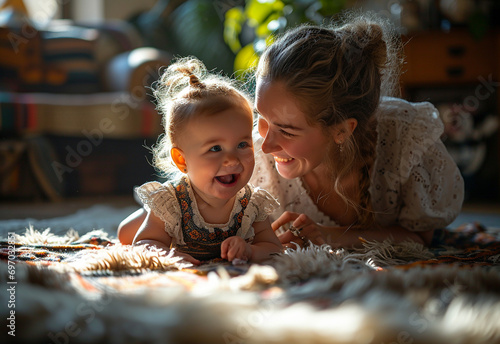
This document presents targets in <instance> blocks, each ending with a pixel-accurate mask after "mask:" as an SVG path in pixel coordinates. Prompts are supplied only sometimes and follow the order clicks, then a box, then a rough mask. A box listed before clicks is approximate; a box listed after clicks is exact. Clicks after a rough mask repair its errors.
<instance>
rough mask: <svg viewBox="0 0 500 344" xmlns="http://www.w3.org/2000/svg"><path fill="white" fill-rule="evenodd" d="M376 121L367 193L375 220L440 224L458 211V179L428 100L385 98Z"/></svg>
mask: <svg viewBox="0 0 500 344" xmlns="http://www.w3.org/2000/svg"><path fill="white" fill-rule="evenodd" d="M377 116H378V117H377V120H378V127H377V131H378V142H377V149H376V152H377V155H376V160H375V164H374V169H373V173H372V176H371V179H372V180H371V185H370V193H371V196H372V205H373V209H374V210H375V214H376V215H375V216H376V219H377V222H379V223H380V224H382V225H392V224H400V225H401V226H403V227H405V228H408V229H409V230H412V231H425V230H430V229H435V228H440V227H444V226H446V225H448V224H449V223H451V222H452V221H453V220H454V219H455V218H456V216H457V215H458V212H459V211H460V209H461V206H462V201H463V188H464V185H463V179H462V177H461V175H460V172H459V170H458V168H457V166H456V164H455V162H454V161H453V160H452V158H451V157H450V155H449V154H448V152H447V151H446V148H445V146H444V144H443V143H442V141H441V138H440V136H441V134H442V132H443V123H442V122H441V120H440V118H439V115H438V112H437V110H436V108H435V107H434V106H433V105H432V104H430V103H409V102H406V101H403V100H400V99H389V100H388V99H386V100H385V101H384V102H383V103H381V107H380V112H379V113H378V115H377Z"/></svg>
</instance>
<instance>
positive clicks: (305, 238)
mask: <svg viewBox="0 0 500 344" xmlns="http://www.w3.org/2000/svg"><path fill="white" fill-rule="evenodd" d="M290 222H291V223H292V224H291V225H292V226H293V227H295V229H296V230H297V231H298V233H297V234H298V236H296V235H294V234H293V233H292V232H291V231H290V230H287V231H286V232H285V233H282V234H280V235H278V238H279V240H280V242H281V243H282V244H283V246H285V247H289V248H296V245H295V244H293V243H296V244H298V245H299V246H300V247H304V246H307V244H308V243H309V242H312V243H313V244H316V245H323V244H326V241H325V238H324V237H323V233H322V231H321V226H320V225H318V224H317V223H316V222H314V221H313V220H311V219H310V218H309V216H307V215H306V214H299V213H294V212H291V211H285V212H284V213H283V214H282V215H281V216H280V217H279V218H278V219H277V220H276V221H274V222H273V223H272V228H273V230H274V231H276V230H278V229H279V228H280V227H282V226H283V225H285V224H287V223H290Z"/></svg>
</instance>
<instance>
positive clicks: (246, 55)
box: [234, 43, 259, 79]
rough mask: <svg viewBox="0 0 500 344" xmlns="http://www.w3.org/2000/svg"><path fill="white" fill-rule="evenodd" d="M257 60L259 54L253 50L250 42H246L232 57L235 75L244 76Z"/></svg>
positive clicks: (254, 65) (255, 65) (255, 64)
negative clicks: (234, 56)
mask: <svg viewBox="0 0 500 344" xmlns="http://www.w3.org/2000/svg"><path fill="white" fill-rule="evenodd" d="M258 62H259V56H258V55H257V53H256V52H255V50H254V48H253V43H252V44H247V45H246V46H244V47H243V48H242V49H241V50H240V51H239V52H238V54H236V58H235V59H234V70H235V75H236V77H238V78H240V79H241V78H242V77H244V75H245V74H246V73H248V71H249V70H250V69H252V68H255V67H257V63H258Z"/></svg>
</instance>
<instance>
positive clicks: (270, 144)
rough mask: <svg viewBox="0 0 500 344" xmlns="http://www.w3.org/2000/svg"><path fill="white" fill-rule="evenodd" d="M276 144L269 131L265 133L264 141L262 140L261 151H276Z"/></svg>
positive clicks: (266, 152)
mask: <svg viewBox="0 0 500 344" xmlns="http://www.w3.org/2000/svg"><path fill="white" fill-rule="evenodd" d="M278 150H279V148H278V145H277V144H276V140H275V138H274V136H273V135H272V134H271V132H270V131H268V132H267V133H266V136H265V137H264V141H262V151H263V152H264V153H265V154H269V153H273V152H276V151H278Z"/></svg>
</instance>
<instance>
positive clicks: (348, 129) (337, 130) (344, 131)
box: [333, 118, 358, 145]
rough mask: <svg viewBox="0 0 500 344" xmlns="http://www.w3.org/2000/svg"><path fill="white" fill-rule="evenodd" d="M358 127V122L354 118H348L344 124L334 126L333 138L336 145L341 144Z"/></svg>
mask: <svg viewBox="0 0 500 344" xmlns="http://www.w3.org/2000/svg"><path fill="white" fill-rule="evenodd" d="M357 126H358V120H357V119H355V118H348V119H346V120H345V121H344V122H342V123H340V124H339V125H336V126H335V127H334V131H333V138H334V140H335V143H336V144H338V145H341V144H343V143H344V142H345V141H346V140H347V139H348V138H349V137H350V136H351V135H352V133H353V132H354V130H355V129H356V127H357Z"/></svg>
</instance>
